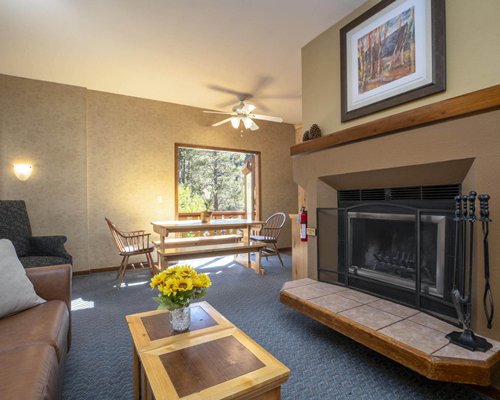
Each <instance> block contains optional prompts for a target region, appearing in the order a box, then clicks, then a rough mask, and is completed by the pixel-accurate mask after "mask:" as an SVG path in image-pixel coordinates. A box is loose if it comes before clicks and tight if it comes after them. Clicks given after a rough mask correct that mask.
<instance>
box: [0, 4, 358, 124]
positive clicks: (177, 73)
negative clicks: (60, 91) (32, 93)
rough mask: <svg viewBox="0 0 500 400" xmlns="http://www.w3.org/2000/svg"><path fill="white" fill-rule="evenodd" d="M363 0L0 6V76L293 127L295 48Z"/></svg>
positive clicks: (297, 84) (296, 113) (297, 82)
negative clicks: (248, 109) (251, 114)
mask: <svg viewBox="0 0 500 400" xmlns="http://www.w3.org/2000/svg"><path fill="white" fill-rule="evenodd" d="M364 1H365V0H232V1H229V0H148V1H140V0H0V73H3V74H8V75H15V76H22V77H27V78H34V79H41V80H47V81H52V82H59V83H66V84H72V85H78V86H83V87H87V88H89V89H94V90H101V91H107V92H112V93H119V94H125V95H131V96H137V97H144V98H149V99H155V100H162V101H168V102H173V103H179V104H186V105H191V106H196V107H204V108H211V109H217V110H229V109H230V108H231V107H232V106H233V105H234V104H236V103H238V99H237V94H236V93H249V94H253V95H254V98H252V99H251V100H250V102H252V103H254V104H256V105H257V106H258V108H257V110H256V112H258V113H261V114H269V115H276V116H281V117H283V118H284V119H285V121H286V122H290V123H295V122H299V121H301V75H300V49H301V47H302V46H304V45H305V44H306V43H307V42H309V41H310V40H312V39H313V38H314V37H316V36H317V35H318V34H320V33H321V32H323V31H324V30H325V29H327V28H329V27H330V26H331V25H333V24H335V23H336V22H337V21H338V20H340V19H341V18H342V17H344V16H345V15H347V14H348V13H349V12H351V11H352V10H353V9H355V8H356V7H358V6H359V5H361V4H362V3H363V2H364Z"/></svg>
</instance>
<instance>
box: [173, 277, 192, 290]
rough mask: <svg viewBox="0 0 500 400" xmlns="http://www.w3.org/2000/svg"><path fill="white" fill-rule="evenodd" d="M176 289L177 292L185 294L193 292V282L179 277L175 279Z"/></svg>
mask: <svg viewBox="0 0 500 400" xmlns="http://www.w3.org/2000/svg"><path fill="white" fill-rule="evenodd" d="M176 281H177V289H178V291H179V292H187V291H188V290H193V280H192V279H191V278H184V277H180V278H177V279H176Z"/></svg>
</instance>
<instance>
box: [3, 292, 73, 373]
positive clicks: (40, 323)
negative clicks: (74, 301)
mask: <svg viewBox="0 0 500 400" xmlns="http://www.w3.org/2000/svg"><path fill="white" fill-rule="evenodd" d="M68 329H69V311H68V307H67V306H66V303H64V302H63V301H61V300H51V301H48V302H46V303H44V304H40V305H39V306H36V307H33V308H30V309H29V310H26V311H23V312H21V313H18V314H15V315H11V316H10V317H7V318H2V319H0V351H4V350H8V349H12V348H14V347H19V346H24V345H27V344H35V343H45V344H48V345H50V346H52V347H53V348H54V350H55V352H56V354H57V359H58V360H59V361H61V360H62V358H63V357H64V355H65V354H66V351H67V348H68V343H67V341H68ZM0 365H2V364H0Z"/></svg>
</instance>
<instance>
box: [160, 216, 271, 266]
mask: <svg viewBox="0 0 500 400" xmlns="http://www.w3.org/2000/svg"><path fill="white" fill-rule="evenodd" d="M264 223H265V222H264V221H258V220H253V219H213V220H211V221H209V222H202V221H201V220H172V221H153V222H151V224H152V225H153V231H154V232H155V233H157V234H159V235H160V242H159V246H158V247H159V256H158V266H159V267H160V269H163V268H164V261H163V257H161V256H160V254H161V253H163V252H164V251H165V248H166V245H165V239H166V238H168V236H169V235H170V234H172V233H182V232H206V231H213V232H224V231H232V230H242V231H243V238H242V240H243V242H245V243H250V235H251V232H252V229H255V230H259V229H260V228H261V227H262V225H264ZM214 246H216V245H214ZM238 262H239V263H241V264H243V265H244V266H246V267H252V265H251V261H250V260H244V259H238ZM248 264H250V265H248Z"/></svg>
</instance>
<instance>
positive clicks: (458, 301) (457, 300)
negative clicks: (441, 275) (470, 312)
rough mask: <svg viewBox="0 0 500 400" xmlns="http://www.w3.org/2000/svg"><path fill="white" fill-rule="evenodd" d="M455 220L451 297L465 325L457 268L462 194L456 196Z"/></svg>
mask: <svg viewBox="0 0 500 400" xmlns="http://www.w3.org/2000/svg"><path fill="white" fill-rule="evenodd" d="M453 221H455V260H454V266H453V289H452V290H451V299H452V301H453V305H454V306H455V311H456V312H457V316H458V320H459V321H460V323H461V324H462V325H463V326H465V321H464V310H463V304H464V299H463V298H462V296H461V294H460V291H459V290H458V282H457V279H458V278H457V270H458V268H459V266H460V262H459V258H460V247H459V242H460V240H459V234H460V233H461V232H462V230H461V229H460V226H461V225H462V196H460V195H458V196H455V218H453Z"/></svg>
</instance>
